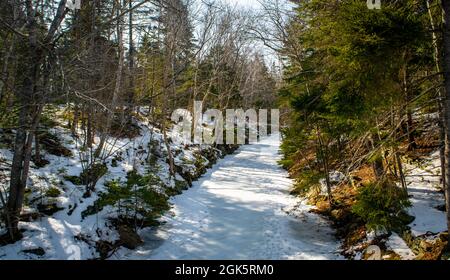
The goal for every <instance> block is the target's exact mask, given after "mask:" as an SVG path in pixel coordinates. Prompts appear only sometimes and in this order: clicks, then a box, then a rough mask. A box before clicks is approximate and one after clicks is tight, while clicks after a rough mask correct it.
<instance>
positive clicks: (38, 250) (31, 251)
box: [22, 247, 45, 256]
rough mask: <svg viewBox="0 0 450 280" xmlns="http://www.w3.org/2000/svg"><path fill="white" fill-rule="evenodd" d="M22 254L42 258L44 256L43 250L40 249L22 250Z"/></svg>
mask: <svg viewBox="0 0 450 280" xmlns="http://www.w3.org/2000/svg"><path fill="white" fill-rule="evenodd" d="M22 252H24V253H26V254H33V255H36V256H43V255H45V250H44V249H42V248H41V247H38V248H33V249H26V250H22Z"/></svg>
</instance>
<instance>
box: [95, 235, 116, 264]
mask: <svg viewBox="0 0 450 280" xmlns="http://www.w3.org/2000/svg"><path fill="white" fill-rule="evenodd" d="M95 248H96V250H97V252H98V253H99V255H100V259H102V260H105V259H107V258H108V256H109V252H111V251H113V250H114V245H113V244H112V243H111V242H108V241H104V240H99V241H97V242H96V243H95Z"/></svg>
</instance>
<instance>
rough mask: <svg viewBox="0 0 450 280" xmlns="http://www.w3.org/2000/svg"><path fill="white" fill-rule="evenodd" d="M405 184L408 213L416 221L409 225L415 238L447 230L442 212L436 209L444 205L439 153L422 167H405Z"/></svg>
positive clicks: (434, 154) (432, 156)
mask: <svg viewBox="0 0 450 280" xmlns="http://www.w3.org/2000/svg"><path fill="white" fill-rule="evenodd" d="M406 170H407V171H406V183H407V185H408V193H409V195H410V196H411V199H410V201H411V204H412V207H411V208H410V209H409V213H410V214H411V215H413V216H414V217H416V219H415V220H414V221H413V222H412V223H411V224H410V225H409V226H410V227H411V232H412V234H414V235H415V236H420V235H424V234H426V233H433V234H437V233H440V232H442V231H446V230H447V220H446V215H445V212H444V211H440V210H438V209H437V207H438V206H442V205H444V204H445V198H444V194H443V193H442V192H440V191H439V189H438V188H439V178H440V176H439V174H440V161H439V152H435V153H433V154H432V155H431V157H430V160H429V161H427V162H425V163H424V164H423V166H420V167H419V166H415V165H406Z"/></svg>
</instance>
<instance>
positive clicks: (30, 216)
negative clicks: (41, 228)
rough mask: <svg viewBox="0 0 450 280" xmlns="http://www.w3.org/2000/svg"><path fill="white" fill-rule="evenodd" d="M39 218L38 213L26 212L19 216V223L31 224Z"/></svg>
mask: <svg viewBox="0 0 450 280" xmlns="http://www.w3.org/2000/svg"><path fill="white" fill-rule="evenodd" d="M39 217H41V214H40V213H38V212H27V213H22V214H20V221H22V222H31V221H35V220H37V219H38V218H39Z"/></svg>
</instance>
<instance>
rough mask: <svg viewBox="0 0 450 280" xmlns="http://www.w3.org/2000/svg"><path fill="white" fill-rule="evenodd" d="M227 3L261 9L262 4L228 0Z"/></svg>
mask: <svg viewBox="0 0 450 280" xmlns="http://www.w3.org/2000/svg"><path fill="white" fill-rule="evenodd" d="M226 2H228V3H231V4H238V5H242V6H244V7H260V4H259V3H258V1H257V0H226Z"/></svg>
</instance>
